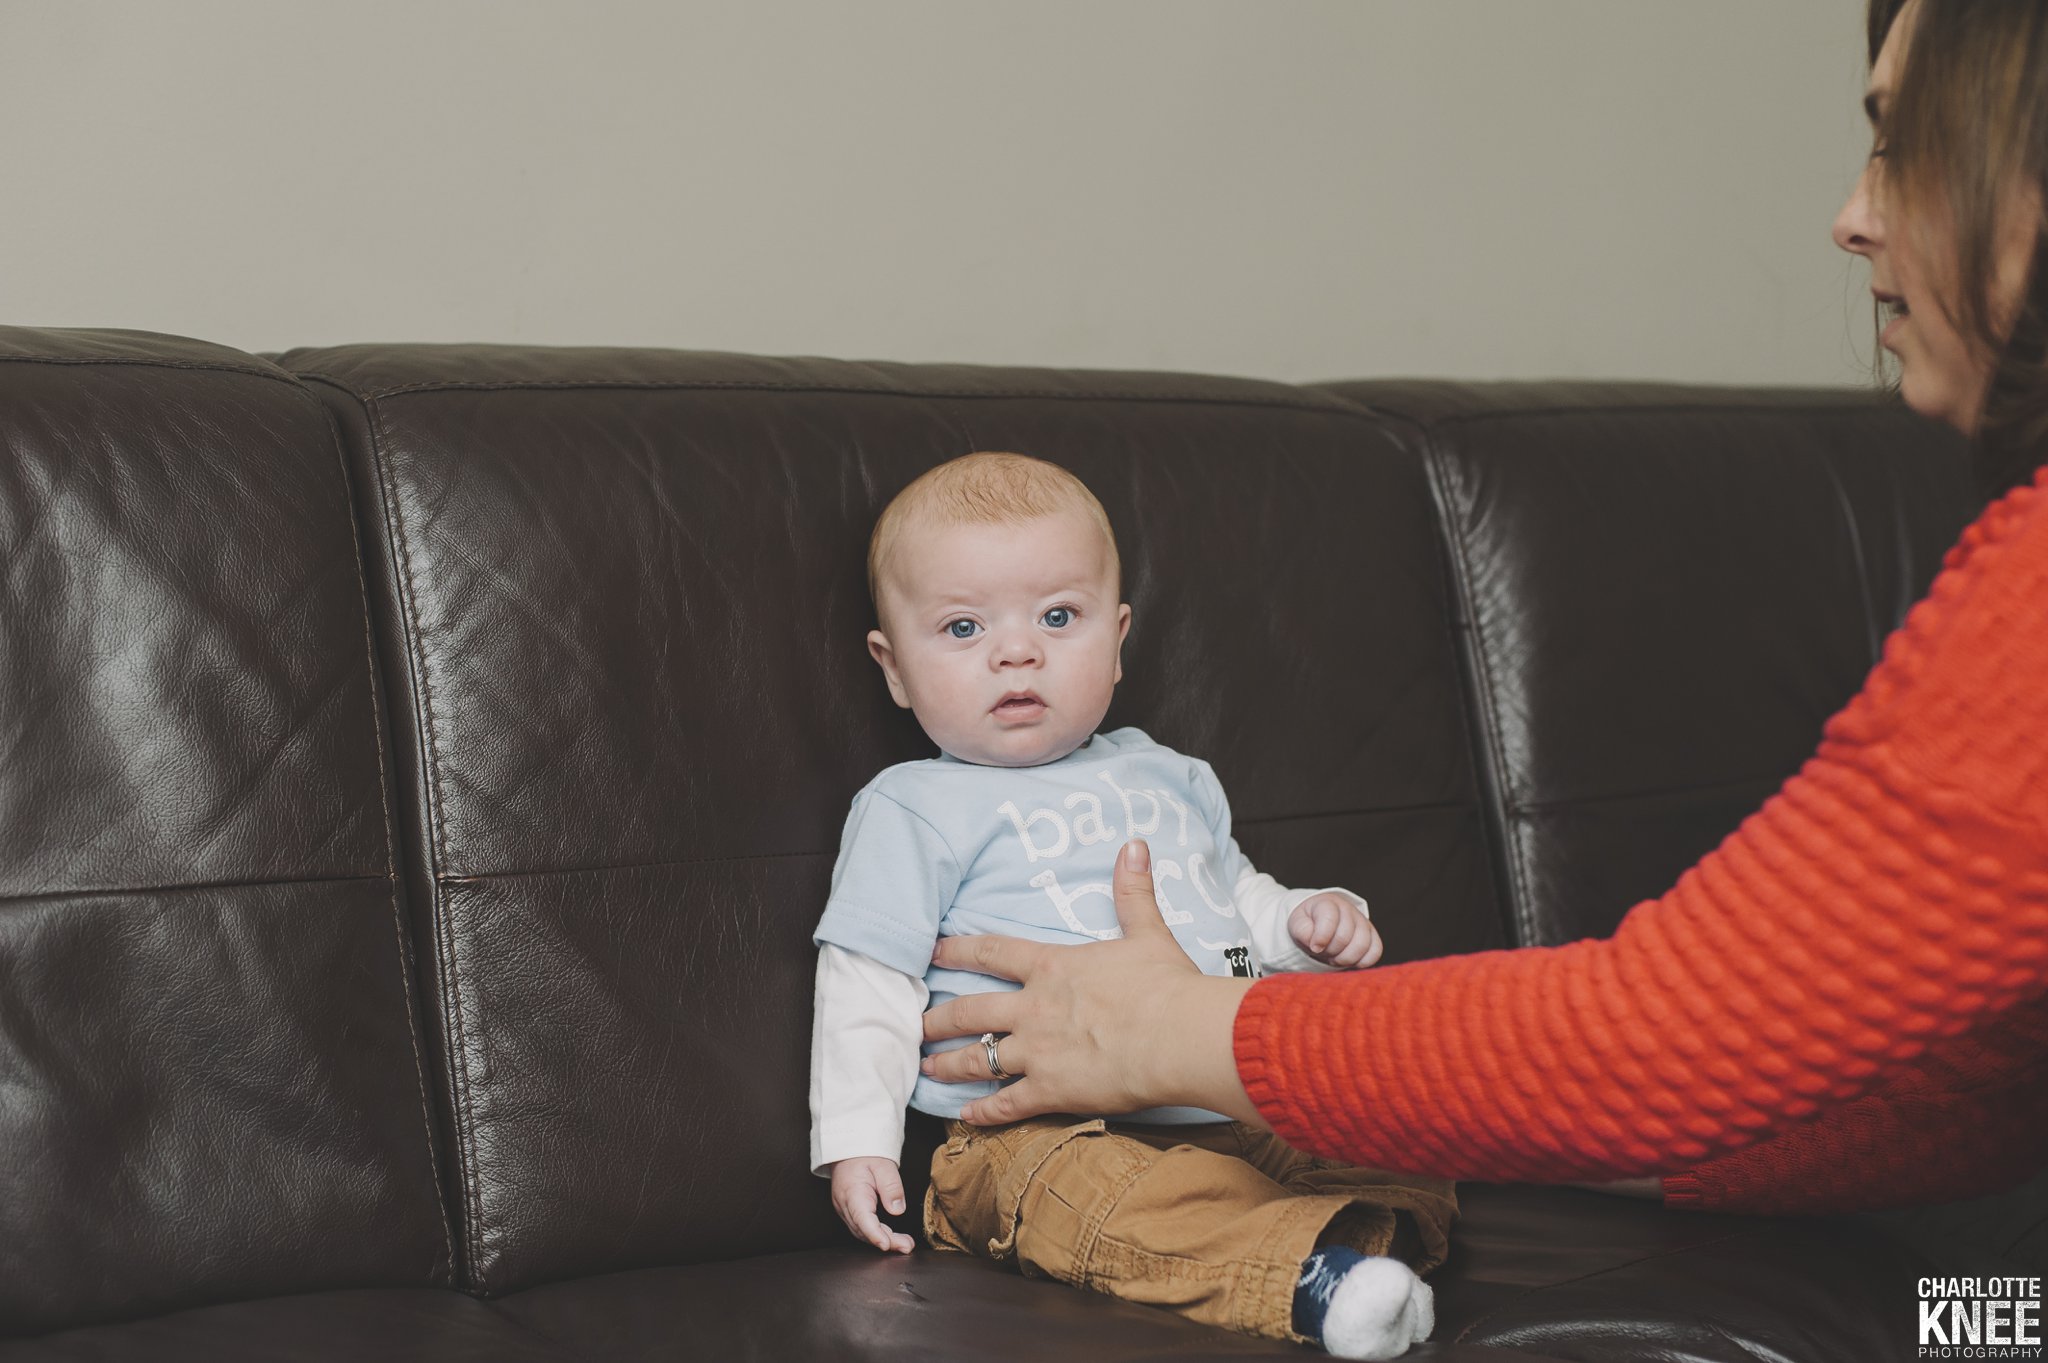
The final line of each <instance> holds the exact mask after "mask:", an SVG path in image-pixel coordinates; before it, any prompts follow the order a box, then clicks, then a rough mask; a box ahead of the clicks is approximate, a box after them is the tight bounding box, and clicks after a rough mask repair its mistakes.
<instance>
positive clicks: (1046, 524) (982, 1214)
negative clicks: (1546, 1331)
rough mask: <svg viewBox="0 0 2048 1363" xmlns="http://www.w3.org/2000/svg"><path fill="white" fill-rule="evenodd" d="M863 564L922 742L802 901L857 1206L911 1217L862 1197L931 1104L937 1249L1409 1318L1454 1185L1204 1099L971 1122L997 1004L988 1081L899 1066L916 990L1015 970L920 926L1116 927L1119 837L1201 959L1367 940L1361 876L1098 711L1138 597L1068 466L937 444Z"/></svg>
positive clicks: (1305, 952) (1374, 1347) (1334, 1314)
mask: <svg viewBox="0 0 2048 1363" xmlns="http://www.w3.org/2000/svg"><path fill="white" fill-rule="evenodd" d="M868 575H869V587H870V590H871V591H872V592H873V594H874V599H875V607H876V611H877V614H878V615H879V617H880V624H881V628H880V629H877V630H875V631H874V632H872V633H870V634H869V635H868V651H869V652H870V653H871V654H873V655H874V659H875V661H876V662H877V663H879V664H880V665H881V668H882V673H883V675H884V676H885V677H886V678H887V680H888V685H889V694H890V695H891V696H892V697H894V698H895V701H896V703H897V704H898V705H902V706H906V707H908V708H909V709H910V710H911V711H913V712H914V713H915V715H916V716H917V721H918V723H919V724H920V725H921V726H923V728H924V731H925V733H926V734H927V735H928V736H929V737H930V738H931V740H932V742H934V743H935V744H937V745H938V748H939V752H940V756H938V757H937V758H933V759H929V760H926V761H921V762H906V763H903V764H901V765H899V766H894V767H890V768H889V769H888V770H886V771H884V772H883V773H882V774H881V775H879V776H877V777H876V778H875V779H874V780H873V781H871V782H869V783H868V785H867V787H866V788H865V789H864V790H862V791H861V792H860V794H859V795H858V796H856V797H855V799H854V802H853V809H852V812H851V813H850V814H849V815H848V816H847V820H846V829H845V833H844V834H843V836H842V838H841V841H840V847H839V861H838V864H837V866H836V867H835V868H834V870H833V874H832V892H831V898H830V900H829V901H828V903H827V904H826V907H825V912H824V916H823V918H822V920H821V921H820V922H819V924H818V928H817V932H816V941H817V943H818V946H819V958H818V980H817V1012H816V1023H815V1030H814V1032H813V1036H812V1052H811V1056H812V1059H811V1115H812V1127H811V1162H812V1167H813V1169H814V1170H815V1171H817V1172H819V1173H827V1172H829V1174H830V1177H831V1180H832V1201H833V1205H834V1207H836V1208H837V1209H838V1212H839V1215H840V1217H841V1218H842V1219H843V1220H844V1221H845V1222H846V1225H847V1227H848V1229H850V1230H851V1231H852V1232H853V1233H854V1235H855V1236H856V1237H857V1238H859V1239H862V1240H865V1241H867V1242H868V1243H869V1244H872V1245H874V1246H875V1247H876V1248H878V1249H881V1250H884V1251H891V1250H893V1251H896V1252H899V1253H908V1252H910V1250H911V1248H912V1245H913V1242H912V1240H911V1238H910V1237H909V1236H907V1235H904V1234H901V1233H899V1232H896V1231H894V1230H892V1229H890V1228H889V1227H888V1226H886V1225H884V1224H883V1222H882V1221H881V1219H880V1215H879V1213H880V1210H881V1209H883V1208H886V1209H887V1210H888V1211H889V1212H891V1213H900V1212H902V1211H903V1210H904V1195H903V1182H902V1179H901V1177H900V1174H899V1171H898V1167H897V1161H898V1159H899V1157H900V1155H901V1152H902V1145H903V1127H904V1117H903V1112H904V1108H905V1106H906V1104H907V1105H908V1106H910V1107H914V1108H917V1109H918V1110H919V1111H921V1112H928V1113H931V1114H933V1115H935V1116H938V1117H941V1118H945V1119H947V1137H948V1139H947V1142H946V1144H945V1145H944V1146H943V1147H942V1148H941V1149H940V1150H939V1151H938V1153H937V1154H936V1155H934V1157H933V1160H932V1181H931V1190H930V1192H929V1194H928V1195H927V1196H926V1199H925V1208H924V1227H925V1233H926V1236H927V1238H928V1239H929V1240H930V1241H931V1243H932V1246H933V1247H934V1248H936V1249H942V1250H960V1251H966V1252H969V1253H975V1254H981V1255H984V1256H986V1257H989V1258H992V1259H995V1260H997V1261H999V1262H1002V1261H1014V1262H1016V1263H1017V1264H1018V1265H1019V1266H1020V1267H1021V1268H1022V1269H1023V1270H1024V1271H1025V1272H1027V1273H1030V1274H1032V1275H1034V1276H1049V1277H1054V1278H1058V1279H1060V1280H1061V1281H1064V1282H1068V1283H1073V1284H1076V1285H1080V1286H1085V1287H1091V1288H1094V1289H1096V1290H1098V1291H1102V1292H1108V1293H1111V1294H1112V1295H1115V1296H1118V1297H1121V1298H1123V1299H1124V1300H1126V1301H1133V1302H1143V1303H1147V1304H1150V1305H1155V1306H1164V1307H1167V1308H1170V1309H1173V1310H1176V1311H1179V1312H1181V1313H1182V1314H1184V1315H1186V1316H1189V1317H1190V1318H1192V1319H1195V1320H1200V1321H1205V1322H1207V1323H1210V1324H1214V1325H1221V1326H1225V1327H1227V1328H1231V1329H1235V1330H1240V1331H1243V1332H1245V1333H1247V1334H1254V1335H1264V1336H1268V1337H1271V1338H1277V1339H1288V1340H1295V1341H1299V1342H1305V1343H1316V1344H1320V1345H1322V1346H1323V1347H1324V1348H1325V1349H1327V1350H1328V1351H1329V1352H1331V1353H1334V1354H1338V1355H1340V1356H1343V1357H1348V1358H1392V1357H1395V1356H1396V1355H1398V1354H1400V1353H1401V1352H1403V1351H1404V1350H1405V1349H1406V1348H1407V1347H1408V1345H1409V1344H1411V1343H1413V1342H1415V1341H1417V1340H1421V1339H1424V1338H1426V1337H1427V1336H1428V1334H1429V1331H1430V1329H1431V1327H1432V1325H1433V1323H1434V1311H1433V1303H1432V1300H1431V1294H1430V1291H1429V1288H1428V1287H1427V1286H1425V1285H1424V1284H1423V1283H1422V1282H1421V1280H1420V1279H1419V1278H1417V1277H1416V1275H1415V1272H1414V1271H1413V1270H1411V1269H1410V1268H1409V1266H1408V1265H1407V1264H1406V1263H1404V1262H1402V1258H1401V1257H1390V1256H1391V1255H1395V1254H1398V1255H1401V1256H1406V1257H1410V1258H1413V1259H1414V1260H1415V1261H1416V1262H1417V1263H1418V1264H1419V1265H1420V1266H1421V1267H1423V1268H1425V1269H1427V1268H1429V1267H1433V1266H1434V1265H1435V1264H1437V1263H1439V1262H1441V1260H1442V1258H1443V1254H1444V1250H1445V1244H1446V1236H1447V1233H1448V1229H1449V1225H1450V1221H1451V1219H1452V1217H1453V1216H1454V1215H1455V1214H1456V1203H1455V1201H1454V1200H1453V1197H1452V1193H1451V1185H1450V1184H1448V1183H1446V1182H1444V1181H1442V1180H1434V1179H1418V1178H1407V1177H1401V1176H1396V1175H1392V1174H1386V1173H1381V1172H1377V1171H1373V1170H1367V1169H1353V1168H1346V1167H1344V1166H1341V1165H1338V1164H1335V1163H1332V1162H1330V1161H1326V1160H1320V1159H1314V1158H1311V1157H1309V1156H1306V1155H1303V1154H1300V1153H1299V1152H1297V1151H1295V1150H1292V1149H1290V1148H1289V1147H1287V1146H1286V1145H1284V1144H1282V1143H1281V1142H1280V1141H1279V1140H1278V1139H1277V1138H1276V1137H1274V1136H1272V1135H1271V1134H1270V1133H1267V1132H1263V1131H1259V1130H1257V1129H1256V1128H1254V1127H1251V1126H1248V1125H1243V1124H1239V1123H1233V1122H1230V1121H1229V1120H1228V1119H1226V1118H1224V1117H1222V1116H1221V1115H1219V1114H1217V1113H1213V1112H1207V1111H1203V1110H1201V1109H1197V1108H1160V1109H1153V1110H1151V1111H1147V1112H1140V1113H1135V1114H1133V1115H1131V1116H1129V1117H1127V1118H1121V1119H1118V1120H1116V1121H1104V1120H1101V1119H1093V1120H1091V1119H1087V1118H1085V1117H1046V1118H1037V1119H1033V1120H1030V1121H1024V1122H1018V1123H1014V1124H1012V1125H1008V1126H1001V1127H975V1126H970V1125H967V1124H966V1123H964V1122H961V1121H959V1120H958V1118H959V1115H960V1109H961V1107H962V1106H963V1105H964V1104H965V1103H967V1102H969V1101H971V1100H972V1099H974V1098H977V1097H980V1096H983V1095H984V1094H987V1093H992V1092H994V1091H995V1090H996V1088H997V1087H998V1085H999V1084H1000V1083H1001V1081H1002V1080H1003V1079H1004V1078H1006V1077H1007V1076H1005V1075H1004V1073H1003V1070H1002V1062H1001V1050H1000V1045H1001V1038H999V1037H996V1036H993V1035H990V1036H986V1037H983V1038H981V1039H980V1040H979V1041H972V1042H968V1043H965V1044H969V1045H973V1046H975V1047H977V1048H978V1049H980V1050H981V1051H982V1052H983V1054H984V1055H985V1058H986V1063H987V1068H988V1073H989V1074H990V1075H991V1076H992V1077H991V1079H990V1081H989V1082H987V1083H985V1084H945V1083H939V1082H936V1081H935V1080H933V1079H930V1078H926V1077H923V1076H921V1075H920V1074H919V1059H920V1045H921V1041H922V1026H921V1021H920V1017H921V1014H922V1013H923V1012H924V1010H925V1008H926V1007H927V1006H928V1005H930V1004H936V1003H941V1002H944V1001H945V1000H946V999H949V998H953V997H955V996H957V995H960V994H963V993H970V992H975V991H980V990H990V989H1008V988H1014V987H1015V986H1014V985H1012V984H1010V983H1008V982H1006V981H1002V980H997V979H993V978H990V977H988V976H982V975H974V974H968V973H964V972H959V971H948V970H941V969H938V968H937V967H935V966H933V965H932V945H933V943H934V942H935V941H936V940H937V939H938V938H939V937H940V936H942V935H952V934H956V933H1005V934H1009V935H1012V936H1020V937H1030V938H1035V939H1037V940H1040V941H1048V942H1080V941H1088V940H1090V939H1102V938H1110V937H1116V936H1119V935H1120V929H1119V928H1118V926H1117V919H1116V912H1115V907H1114V901H1113V899H1112V896H1111V888H1110V887H1111V871H1112V866H1113V863H1114V859H1115V857H1116V854H1117V852H1118V849H1119V848H1120V847H1121V846H1122V844H1123V843H1124V842H1125V841H1126V840H1128V839H1132V838H1143V839H1145V840H1147V841H1148V842H1149V843H1150V845H1151V848H1152V876H1153V884H1154V888H1155V890H1156V891H1157V897H1158V902H1159V908H1160V912H1161V914H1162V916H1163V917H1164V918H1165V920H1166V922H1167V924H1168V925H1169V926H1171V927H1172V929H1173V932H1174V934H1175V936H1176V937H1177V938H1178V940H1179V941H1180V944H1181V946H1182V947H1183V948H1184V949H1185V950H1186V951H1187V953H1188V955H1189V956H1190V957H1192V958H1193V959H1194V961H1195V962H1196V964H1198V965H1199V966H1200V967H1201V968H1202V969H1203V970H1205V971H1207V972H1209V973H1211V974H1239V975H1249V974H1252V973H1254V969H1255V967H1254V962H1256V963H1257V966H1258V967H1262V968H1263V969H1266V970H1315V969H1353V968H1362V967H1365V966H1369V965H1371V964H1373V963H1374V962H1375V961H1377V960H1378V959H1379V957H1380V952H1381V943H1380V939H1379V936H1378V933H1377V932H1376V931H1375V930H1374V928H1373V925H1372V921H1371V919H1370V918H1369V917H1368V916H1367V913H1366V909H1365V904H1364V901H1363V900H1360V899H1359V898H1358V897H1357V896H1355V895H1352V894H1351V893H1349V892H1348V891H1345V890H1336V889H1331V890H1321V891H1302V890H1288V889H1285V888H1283V887H1281V886H1280V885H1278V884H1276V883H1275V882H1274V881H1273V879H1272V878H1271V877H1270V876H1266V875H1263V874H1261V873H1260V872H1258V871H1256V870H1254V869H1253V868H1252V866H1251V865H1250V863H1249V862H1247V861H1246V859H1245V857H1244V855H1243V853H1242V852H1240V851H1239V850H1238V846H1237V842H1236V840H1235V839H1234V838H1232V837H1231V832H1230V807H1229V804H1228V803H1227V802H1226V801H1225V799H1224V796H1223V791H1222V789H1221V787H1220V786H1219V785H1218V784H1217V781H1216V777H1215V774H1214V773H1213V772H1212V771H1211V770H1210V769H1209V765H1208V764H1207V763H1206V762H1202V761H1200V760H1198V759H1195V758H1190V757H1184V756H1182V755H1181V754H1179V753H1176V752H1174V751H1172V750H1171V749H1168V748H1164V747H1161V746H1160V745H1159V744H1157V743H1154V742H1153V741H1152V740H1151V739H1149V738H1147V737H1146V736H1145V735H1144V734H1143V733H1141V732H1139V731H1138V730H1136V729H1118V730H1115V731H1113V732H1110V733H1097V732H1095V730H1096V726H1097V725H1098V724H1100V723H1101V721H1102V717H1103V715H1104V714H1105V713H1106V712H1107V711H1108V709H1109V702H1110V695H1111V692H1112V691H1113V690H1114V689H1115V686H1116V683H1117V682H1119V681H1121V680H1122V679H1123V663H1122V658H1121V653H1122V644H1123V640H1124V635H1125V634H1126V633H1127V632H1128V630H1129V629H1130V623H1131V608H1130V607H1129V606H1128V605H1125V604H1122V603H1121V601H1120V600H1119V598H1120V596H1121V594H1122V591H1121V576H1120V567H1119V562H1118V557H1117V549H1116V540H1115V537H1114V535H1113V534H1112V533H1111V531H1110V527H1109V519H1108V517H1107V516H1106V515H1105V514H1104V513H1103V510H1102V506H1101V504H1100V503H1099V502H1097V501H1096V499H1095V497H1094V496H1093V494H1091V493H1090V492H1089V491H1088V489H1087V488H1086V487H1085V486H1083V485H1082V484H1081V482H1080V480H1078V479H1076V478H1075V477H1074V476H1073V475H1072V474H1070V473H1068V472H1066V471H1065V470H1064V469H1061V468H1058V467H1056V466H1055V465H1052V464H1048V463H1045V462H1043V461H1041V460H1037V459H1030V458H1026V457H1024V456H1021V455H1015V454H970V455H967V456H965V457H963V458H960V459H955V460H953V461H952V462H950V463H947V464H943V465H941V466H939V467H938V468H935V469H933V470H931V471H930V472H929V473H926V474H925V475H924V476H923V477H921V478H919V479H917V480H916V481H915V482H913V483H912V484H911V485H910V486H909V487H907V488H905V489H904V490H903V492H902V493H901V494H899V495H898V496H897V497H896V499H895V500H894V501H892V502H891V503H890V504H889V506H888V508H887V510H885V511H884V512H883V514H882V518H881V520H880V522H879V523H877V525H876V527H875V532H874V537H873V540H872V542H871V544H870V546H869V553H868ZM960 1044H963V1043H960V1042H957V1041H956V1042H947V1043H937V1044H935V1045H933V1046H931V1047H929V1048H928V1049H930V1050H933V1051H936V1050H939V1049H945V1048H949V1047H951V1046H955V1045H960ZM1397 1237H1398V1238H1399V1240H1400V1246H1399V1248H1398V1249H1397V1248H1396V1242H1397Z"/></svg>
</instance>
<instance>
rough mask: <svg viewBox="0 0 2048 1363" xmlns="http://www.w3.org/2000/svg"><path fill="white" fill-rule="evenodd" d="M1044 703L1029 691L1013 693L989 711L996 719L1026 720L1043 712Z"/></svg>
mask: <svg viewBox="0 0 2048 1363" xmlns="http://www.w3.org/2000/svg"><path fill="white" fill-rule="evenodd" d="M1045 708H1046V706H1045V702H1044V701H1042V700H1040V699H1039V698H1038V697H1037V696H1035V695H1033V694H1032V693H1031V692H1029V691H1013V692H1011V693H1010V694H1009V695H1007V696H1004V697H1003V698H1002V699H1001V700H999V701H997V702H996V703H995V706H994V708H993V709H991V710H990V711H989V713H990V714H992V715H994V716H995V717H996V718H997V719H1028V718H1030V717H1031V716H1033V715H1038V714H1042V713H1044V711H1045Z"/></svg>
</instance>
